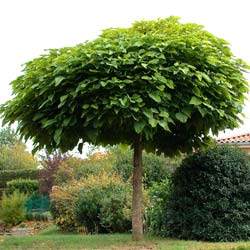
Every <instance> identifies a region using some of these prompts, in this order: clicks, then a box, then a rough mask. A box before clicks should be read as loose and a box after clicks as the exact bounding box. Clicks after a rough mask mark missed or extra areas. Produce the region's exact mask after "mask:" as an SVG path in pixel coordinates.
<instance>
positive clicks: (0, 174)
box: [0, 169, 38, 188]
mask: <svg viewBox="0 0 250 250" xmlns="http://www.w3.org/2000/svg"><path fill="white" fill-rule="evenodd" d="M19 178H22V179H32V180H37V179H38V171H37V170H36V169H20V170H1V171H0V188H5V187H6V184H7V182H8V181H11V180H14V179H19Z"/></svg>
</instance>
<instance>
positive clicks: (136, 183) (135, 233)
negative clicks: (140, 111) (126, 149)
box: [132, 135, 143, 240]
mask: <svg viewBox="0 0 250 250" xmlns="http://www.w3.org/2000/svg"><path fill="white" fill-rule="evenodd" d="M142 238H143V223H142V141H141V136H140V135H138V136H137V137H136V138H135V145H134V171H133V200H132V239H133V240H141V239H142Z"/></svg>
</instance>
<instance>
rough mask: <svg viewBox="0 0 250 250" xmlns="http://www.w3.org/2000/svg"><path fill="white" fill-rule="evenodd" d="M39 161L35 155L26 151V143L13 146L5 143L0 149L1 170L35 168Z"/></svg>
mask: <svg viewBox="0 0 250 250" xmlns="http://www.w3.org/2000/svg"><path fill="white" fill-rule="evenodd" d="M37 166H38V162H37V161H36V160H35V158H34V157H33V155H32V154H31V153H29V152H27V151H26V146H25V144H24V143H22V142H19V143H15V144H14V145H12V146H6V145H3V146H2V148H1V150H0V170H19V169H32V168H33V169H34V168H36V167H37Z"/></svg>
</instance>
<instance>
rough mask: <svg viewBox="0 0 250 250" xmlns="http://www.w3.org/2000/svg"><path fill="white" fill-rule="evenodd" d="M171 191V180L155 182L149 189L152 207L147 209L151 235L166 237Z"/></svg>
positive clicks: (147, 220) (148, 228)
mask: <svg viewBox="0 0 250 250" xmlns="http://www.w3.org/2000/svg"><path fill="white" fill-rule="evenodd" d="M169 189H170V180H169V179H165V180H162V181H161V182H155V183H154V184H153V185H152V186H151V187H150V189H149V199H150V206H148V207H147V209H146V226H147V230H148V232H149V233H153V234H156V235H166V213H167V211H168V199H169V194H170V190H169Z"/></svg>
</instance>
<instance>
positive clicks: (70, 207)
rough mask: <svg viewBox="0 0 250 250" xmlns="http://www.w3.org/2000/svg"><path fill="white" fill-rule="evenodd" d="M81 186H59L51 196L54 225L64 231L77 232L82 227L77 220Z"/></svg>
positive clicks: (76, 184)
mask: <svg viewBox="0 0 250 250" xmlns="http://www.w3.org/2000/svg"><path fill="white" fill-rule="evenodd" d="M80 188H81V186H80V184H79V183H74V184H73V183H71V184H69V185H66V186H61V187H59V186H57V187H54V188H53V189H52V192H51V194H50V199H51V203H50V212H51V215H52V218H53V220H54V223H55V224H56V225H57V226H58V227H60V228H61V229H62V230H64V231H69V232H71V231H77V228H78V227H80V225H79V224H78V222H77V220H76V213H75V207H76V201H77V198H78V192H79V190H80Z"/></svg>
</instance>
